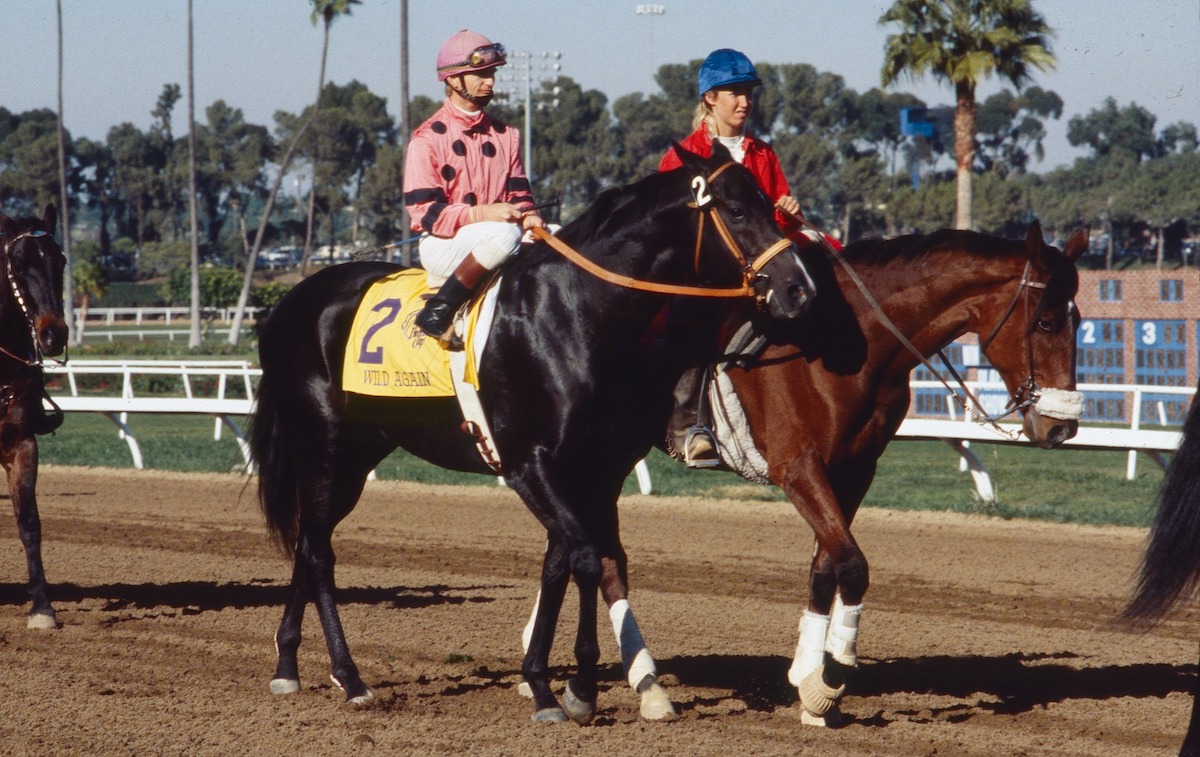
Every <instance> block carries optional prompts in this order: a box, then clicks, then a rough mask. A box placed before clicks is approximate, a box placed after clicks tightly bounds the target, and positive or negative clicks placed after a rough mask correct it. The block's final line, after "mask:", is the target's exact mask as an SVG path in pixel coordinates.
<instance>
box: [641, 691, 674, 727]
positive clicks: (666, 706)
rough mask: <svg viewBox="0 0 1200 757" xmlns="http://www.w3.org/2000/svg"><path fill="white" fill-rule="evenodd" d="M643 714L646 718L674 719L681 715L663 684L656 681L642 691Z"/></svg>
mask: <svg viewBox="0 0 1200 757" xmlns="http://www.w3.org/2000/svg"><path fill="white" fill-rule="evenodd" d="M641 715H642V717H643V718H644V719H646V720H674V719H675V718H677V717H679V715H678V713H676V712H675V705H673V704H671V698H670V697H669V696H667V690H666V689H664V688H663V687H662V684H660V683H658V682H655V683H653V684H651V685H650V688H648V689H646V690H645V691H643V692H642V706H641Z"/></svg>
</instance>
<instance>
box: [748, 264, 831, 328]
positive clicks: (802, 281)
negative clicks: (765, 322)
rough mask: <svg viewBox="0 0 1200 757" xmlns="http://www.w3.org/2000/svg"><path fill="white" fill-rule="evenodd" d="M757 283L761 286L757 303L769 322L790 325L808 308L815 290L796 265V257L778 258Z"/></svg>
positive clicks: (801, 266)
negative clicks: (776, 321)
mask: <svg viewBox="0 0 1200 757" xmlns="http://www.w3.org/2000/svg"><path fill="white" fill-rule="evenodd" d="M763 273H764V274H766V275H765V276H764V277H763V278H760V279H759V281H760V282H761V283H762V284H763V290H765V291H761V292H760V295H761V299H762V301H763V302H764V303H765V306H766V310H767V314H768V315H770V316H771V317H772V318H775V319H778V320H783V321H790V320H795V319H796V318H799V317H800V316H802V315H804V314H805V313H807V312H808V310H809V308H811V307H812V303H813V297H815V296H816V293H817V287H816V284H814V283H813V280H812V277H811V276H809V275H808V271H807V270H806V269H805V268H804V263H802V262H801V261H800V256H798V255H796V253H795V252H793V253H792V254H791V255H780V256H779V257H777V258H776V259H775V260H772V261H771V262H770V263H768V264H767V265H766V266H765V267H764V269H763Z"/></svg>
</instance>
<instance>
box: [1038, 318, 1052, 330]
mask: <svg viewBox="0 0 1200 757" xmlns="http://www.w3.org/2000/svg"><path fill="white" fill-rule="evenodd" d="M1037 330H1038V331H1040V332H1042V333H1043V334H1049V333H1050V332H1051V331H1054V321H1052V320H1051V319H1049V318H1039V319H1038V322H1037Z"/></svg>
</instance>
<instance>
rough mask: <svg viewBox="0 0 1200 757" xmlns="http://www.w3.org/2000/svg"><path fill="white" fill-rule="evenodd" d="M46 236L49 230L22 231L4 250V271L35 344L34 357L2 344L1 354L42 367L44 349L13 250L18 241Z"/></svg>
mask: <svg viewBox="0 0 1200 757" xmlns="http://www.w3.org/2000/svg"><path fill="white" fill-rule="evenodd" d="M46 236H50V235H49V234H48V233H47V232H45V231H40V230H38V229H32V230H30V231H25V232H22V233H20V234H18V235H16V236H15V237H13V238H12V239H9V240H6V241H5V242H4V250H3V255H4V273H5V275H6V276H7V277H8V286H9V288H10V289H12V293H13V299H14V300H16V301H17V306H18V307H20V308H21V314H22V315H24V316H25V323H26V324H27V325H28V326H29V339H30V342H31V344H32V345H33V354H34V357H33V358H32V359H30V358H26V357H21V356H20V355H16V354H14V353H12V352H10V351H9V350H8V349H6V348H5V347H4V346H3V345H0V354H4V355H7V356H8V357H10V358H12V359H13V360H16V361H17V362H19V363H24V364H25V365H28V366H36V367H41V365H42V357H43V355H42V350H41V348H40V347H39V346H38V339H37V326H36V325H35V324H34V319H33V313H31V312H29V305H28V304H27V303H26V302H25V295H23V294H22V293H21V288H20V287H19V286H18V285H17V274H16V271H15V270H13V256H12V250H13V247H14V246H16V244H17V242H20V241H21V240H22V239H35V240H36V239H40V238H41V237H46ZM34 244H35V245H36V244H37V243H36V242H34ZM38 252H39V253H40V252H41V248H40V247H39V248H38Z"/></svg>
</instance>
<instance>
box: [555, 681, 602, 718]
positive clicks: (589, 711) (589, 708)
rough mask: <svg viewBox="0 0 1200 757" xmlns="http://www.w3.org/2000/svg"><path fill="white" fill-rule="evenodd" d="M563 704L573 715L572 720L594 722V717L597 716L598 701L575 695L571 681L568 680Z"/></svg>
mask: <svg viewBox="0 0 1200 757" xmlns="http://www.w3.org/2000/svg"><path fill="white" fill-rule="evenodd" d="M562 706H563V709H564V710H566V712H567V714H568V715H570V716H571V720H574V721H575V722H576V723H578V724H580V725H587V724H588V723H590V722H592V718H594V717H596V703H595V702H588V701H585V700H583V699H580V698H579V697H577V696H575V692H574V690H573V689H572V688H571V682H570V681H567V690H566V691H565V692H564V693H563V698H562Z"/></svg>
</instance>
